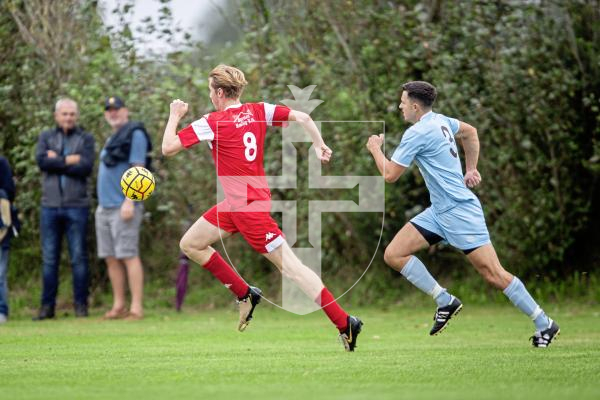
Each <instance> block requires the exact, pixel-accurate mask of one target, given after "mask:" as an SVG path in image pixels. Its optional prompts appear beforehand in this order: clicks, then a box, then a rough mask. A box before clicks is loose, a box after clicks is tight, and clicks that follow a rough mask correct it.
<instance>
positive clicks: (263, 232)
mask: <svg viewBox="0 0 600 400" xmlns="http://www.w3.org/2000/svg"><path fill="white" fill-rule="evenodd" d="M261 203H263V206H261V207H259V209H261V210H266V211H248V210H256V209H257V207H253V206H255V203H252V204H250V205H248V206H246V207H240V208H236V210H235V211H232V207H231V205H230V204H229V203H228V202H227V199H225V200H223V201H222V202H220V203H219V204H217V205H216V206H213V207H212V208H211V209H210V210H208V211H207V212H205V213H204V215H202V216H203V217H204V219H206V220H207V221H208V222H210V223H211V224H213V225H214V226H216V227H218V228H220V229H223V230H224V231H225V232H229V233H237V232H239V233H241V234H242V236H243V237H244V239H246V242H248V244H249V245H250V246H252V248H254V250H256V251H258V252H259V253H263V254H264V253H270V252H272V251H273V250H275V249H276V248H278V247H279V246H281V244H282V243H283V242H284V240H285V239H284V238H285V236H284V235H283V233H282V232H281V229H279V226H278V225H277V222H275V220H274V219H273V217H271V213H270V212H269V211H268V210H269V209H270V205H269V206H265V205H264V204H268V203H267V202H261Z"/></svg>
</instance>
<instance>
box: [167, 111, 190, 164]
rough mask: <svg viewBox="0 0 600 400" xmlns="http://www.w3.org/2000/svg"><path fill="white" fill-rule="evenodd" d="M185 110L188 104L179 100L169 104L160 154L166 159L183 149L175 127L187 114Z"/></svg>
mask: <svg viewBox="0 0 600 400" xmlns="http://www.w3.org/2000/svg"><path fill="white" fill-rule="evenodd" d="M187 110H188V104H187V103H184V102H183V101H181V100H179V99H177V100H174V101H173V102H172V103H171V106H170V112H169V120H168V121H167V126H166V127H165V133H164V135H163V141H162V153H163V155H165V156H167V157H169V156H174V155H175V154H177V153H179V152H180V151H181V150H183V149H184V147H183V144H181V140H179V137H178V136H177V125H179V121H181V118H183V116H184V115H185V113H187Z"/></svg>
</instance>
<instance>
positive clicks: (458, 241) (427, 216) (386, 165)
mask: <svg viewBox="0 0 600 400" xmlns="http://www.w3.org/2000/svg"><path fill="white" fill-rule="evenodd" d="M402 89H403V92H402V98H401V103H400V109H401V110H402V113H403V115H404V119H405V120H406V121H408V122H410V123H412V124H414V125H413V126H411V127H410V128H409V129H408V130H406V132H405V133H404V135H403V136H402V140H401V142H400V145H399V146H398V147H397V148H396V151H395V152H394V154H393V156H392V159H391V161H390V160H388V159H387V158H386V157H385V155H384V154H383V152H382V150H381V145H382V144H383V140H384V137H383V135H379V136H375V135H374V136H371V137H370V138H369V141H368V143H367V148H368V149H369V151H370V152H371V154H372V155H373V158H374V159H375V163H376V164H377V168H378V169H379V172H380V173H381V174H382V175H383V177H384V178H385V181H386V182H395V181H397V180H398V178H400V176H401V175H402V174H403V173H404V171H405V170H406V169H407V168H408V167H409V166H410V165H411V164H412V162H413V161H414V162H415V164H417V166H418V167H419V171H420V172H421V175H423V178H424V179H425V184H426V185H427V189H428V190H429V193H430V198H431V206H430V207H429V208H427V209H426V210H425V211H423V212H422V213H420V214H419V215H417V216H416V217H414V218H413V219H411V220H410V222H409V223H407V224H406V225H404V227H403V228H402V229H401V230H400V231H399V232H398V233H397V234H396V236H395V237H394V239H393V240H392V242H391V243H390V244H389V246H388V247H387V248H386V250H385V255H384V259H385V262H386V264H388V265H389V266H390V267H392V268H393V269H395V270H397V271H399V272H400V273H401V274H402V275H403V276H404V277H405V278H406V279H408V281H410V282H411V283H412V284H413V285H415V286H416V287H418V288H419V289H421V290H422V291H423V292H425V293H427V294H429V295H431V296H432V297H433V298H434V299H435V301H436V303H437V306H438V308H437V311H436V313H435V315H434V324H433V327H432V328H431V332H430V335H436V334H438V333H439V332H441V331H442V330H443V329H444V328H445V327H446V325H447V324H448V322H449V321H450V319H451V318H452V317H453V316H455V315H456V314H458V312H459V311H460V310H461V308H462V303H461V302H460V300H459V299H458V298H456V297H454V296H452V295H451V294H450V293H448V291H446V289H444V288H442V287H441V286H440V285H439V284H438V283H437V281H436V280H435V279H434V278H433V277H432V276H431V274H430V273H429V272H428V271H427V268H426V267H425V265H423V263H422V262H421V261H420V260H419V259H418V258H417V257H416V256H414V255H413V254H414V253H415V252H417V251H419V250H421V249H422V248H424V247H427V246H431V245H433V244H435V243H438V242H440V241H442V240H444V241H446V242H448V243H450V244H451V245H452V246H454V247H456V248H458V249H460V250H462V251H463V252H464V253H465V254H466V256H467V258H468V259H469V261H470V262H471V264H473V266H474V267H475V269H476V270H477V271H478V272H479V273H480V274H481V275H482V276H483V278H484V279H485V280H486V281H487V282H489V283H490V284H491V285H493V286H494V287H496V288H498V289H501V290H502V291H503V292H504V294H505V295H506V296H507V297H508V298H509V299H510V301H511V302H512V303H513V304H514V305H515V306H516V307H517V308H519V309H520V310H521V311H523V313H525V314H526V315H528V316H529V317H530V318H531V319H532V320H533V322H534V324H535V329H536V331H535V333H534V335H533V336H532V337H531V339H532V342H533V345H534V346H535V347H548V345H550V343H551V342H552V340H553V339H554V338H555V337H556V336H557V335H558V334H559V332H560V329H559V327H558V325H557V324H556V322H554V321H553V320H552V319H550V318H549V317H548V316H547V315H546V314H545V313H544V311H543V310H542V309H541V308H540V306H539V305H538V304H537V303H536V302H535V300H534V299H533V298H532V297H531V295H530V294H529V292H528V291H527V289H526V288H525V286H524V285H523V283H522V282H521V281H520V280H519V278H517V277H516V276H513V275H511V274H510V273H508V272H507V271H506V270H505V269H504V268H503V267H502V265H501V264H500V261H499V260H498V256H497V255H496V252H495V250H494V246H493V245H492V243H491V241H490V236H489V234H488V230H487V226H486V224H485V219H484V216H483V210H482V208H481V204H480V203H479V200H478V199H477V196H475V194H473V192H471V190H469V188H468V187H470V188H472V187H475V186H477V185H478V184H479V183H480V182H481V176H480V175H479V172H478V171H477V159H478V157H479V139H478V137H477V130H476V129H475V128H474V127H473V126H471V125H469V124H467V123H464V122H461V121H459V120H457V119H454V118H449V117H446V116H444V115H442V114H437V113H434V112H433V111H432V109H431V107H432V105H433V103H434V101H435V98H436V96H437V92H436V89H435V87H434V86H433V85H431V84H430V83H427V82H422V81H415V82H408V83H406V84H404V85H403V86H402ZM457 140H460V141H461V142H462V147H463V149H464V152H465V164H466V173H465V175H464V176H463V173H462V167H461V163H460V159H459V157H458V149H457V147H456V146H457V144H456V142H457ZM467 186H468V187H467Z"/></svg>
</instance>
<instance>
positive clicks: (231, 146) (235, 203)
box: [162, 65, 362, 351]
mask: <svg viewBox="0 0 600 400" xmlns="http://www.w3.org/2000/svg"><path fill="white" fill-rule="evenodd" d="M246 85H247V82H246V79H245V77H244V73H243V72H242V71H240V70H239V69H237V68H234V67H231V66H227V65H219V66H217V67H216V68H215V69H213V70H212V71H211V73H210V75H209V90H210V100H211V101H212V103H213V105H214V107H215V109H216V110H217V111H215V112H212V113H209V114H206V115H204V116H203V117H202V118H200V119H198V120H197V121H194V122H192V123H191V124H190V125H189V126H187V127H186V128H184V129H182V130H181V131H179V132H177V126H178V124H179V121H180V120H181V118H182V117H183V116H184V115H185V114H186V113H187V111H188V104H187V103H184V102H183V101H181V100H179V99H177V100H175V101H173V102H172V103H171V106H170V115H169V120H168V122H167V126H166V128H165V133H164V136H163V142H162V152H163V154H164V155H165V156H173V155H175V154H177V153H178V152H180V151H181V150H183V149H184V148H190V147H192V146H193V145H195V144H197V143H200V142H203V141H204V142H207V143H208V146H209V148H210V149H211V151H212V156H213V159H214V162H215V166H216V169H217V176H218V178H219V180H220V182H221V186H222V187H223V191H224V193H225V200H223V201H222V202H220V203H219V204H217V205H215V206H214V207H212V208H211V209H210V210H208V211H207V212H205V213H204V215H203V216H202V217H200V219H198V221H196V222H195V223H194V225H192V227H191V228H190V229H189V230H188V231H187V232H186V233H185V235H184V236H183V238H182V239H181V242H180V247H181V250H182V251H183V252H184V253H185V254H186V255H187V256H188V257H189V258H191V259H192V260H194V261H195V262H197V263H198V264H200V265H202V266H203V267H204V268H205V269H207V270H208V271H210V272H211V273H212V274H213V275H214V276H215V277H216V278H217V279H218V280H219V281H221V283H223V284H224V285H225V287H227V288H228V289H229V290H230V291H231V292H233V294H234V295H235V296H236V297H237V299H238V304H239V309H240V321H239V325H238V329H239V330H240V331H243V330H244V329H246V327H247V326H248V323H249V322H250V320H251V319H252V314H253V312H254V308H255V307H256V305H257V304H258V303H259V302H260V299H261V291H260V289H258V288H256V287H253V286H249V285H248V284H247V283H246V282H245V281H244V279H242V278H241V277H240V276H239V275H238V274H237V273H236V271H235V270H234V269H233V268H232V267H231V266H230V265H229V264H227V262H226V261H225V260H224V259H223V258H222V257H221V255H220V254H219V253H218V252H217V251H215V249H213V248H212V247H211V245H212V244H213V243H215V242H216V241H218V240H221V238H226V237H228V236H231V235H232V234H234V233H237V232H239V233H240V234H241V235H242V236H243V237H244V239H245V240H246V242H248V244H250V246H252V248H254V250H256V251H258V252H259V253H261V254H263V255H264V256H265V257H266V258H267V259H268V260H269V261H271V262H272V263H273V264H275V266H276V267H277V268H278V269H279V270H280V271H281V272H282V273H284V274H285V276H286V277H287V278H289V279H291V280H292V281H293V282H295V283H296V284H297V285H298V286H299V287H300V288H301V289H302V291H303V292H304V293H305V294H306V295H307V296H309V297H310V298H312V299H314V300H315V302H316V303H317V304H318V305H320V306H321V307H322V308H323V310H324V311H325V314H327V317H329V319H330V320H331V322H332V323H333V324H334V325H335V326H336V328H337V329H338V330H339V332H340V339H341V341H342V343H343V344H344V348H345V349H346V350H347V351H354V348H355V346H356V338H357V335H358V334H359V333H360V331H361V327H362V321H361V320H360V319H358V318H356V317H353V316H351V315H348V314H347V313H346V312H345V311H344V310H343V309H342V308H341V307H340V306H339V305H338V304H337V302H336V301H335V299H334V297H333V295H332V294H331V293H330V292H329V290H327V288H326V287H325V286H324V285H323V282H322V281H321V279H320V278H319V276H318V275H317V274H315V273H314V271H312V270H311V269H310V268H308V267H307V266H306V265H304V264H303V263H302V261H300V260H299V259H298V257H296V255H295V254H294V252H293V251H292V250H291V248H290V247H289V245H288V243H287V242H286V240H285V238H284V236H283V234H282V232H281V230H280V229H279V226H278V225H277V223H276V222H275V221H274V220H273V218H272V217H271V215H270V199H271V192H270V191H269V187H268V185H267V180H266V177H265V172H264V169H263V156H264V140H265V133H266V130H267V126H282V124H284V123H285V122H287V121H297V122H298V123H299V124H300V125H302V127H303V128H304V130H305V132H307V133H308V134H309V135H310V136H311V138H312V140H313V148H314V149H315V152H316V153H317V157H318V158H319V160H321V162H322V163H327V162H329V160H330V158H331V154H332V151H331V149H329V147H327V146H326V145H325V142H324V141H323V139H322V137H321V134H320V132H319V130H318V128H317V126H316V125H315V123H314V121H313V120H312V118H311V117H310V116H309V115H308V114H306V113H303V112H300V111H294V110H290V109H289V108H287V107H285V106H279V105H273V104H268V103H241V102H240V97H241V95H242V92H243V90H244V87H245V86H246Z"/></svg>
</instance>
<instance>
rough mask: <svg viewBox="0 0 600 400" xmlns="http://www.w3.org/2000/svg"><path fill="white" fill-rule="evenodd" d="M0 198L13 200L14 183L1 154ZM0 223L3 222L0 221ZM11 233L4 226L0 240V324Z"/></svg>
mask: <svg viewBox="0 0 600 400" xmlns="http://www.w3.org/2000/svg"><path fill="white" fill-rule="evenodd" d="M0 199H4V200H8V201H9V202H10V203H12V202H13V201H14V200H15V183H14V181H13V176H12V171H11V169H10V165H9V164H8V161H7V160H6V158H4V157H2V156H0ZM3 211H4V210H3ZM9 213H10V210H9ZM2 217H4V215H2ZM0 225H3V224H1V223H0ZM11 235H12V232H11V227H6V228H5V232H4V233H3V237H2V240H0V324H3V323H5V322H6V321H7V318H8V284H7V272H8V249H9V243H10V238H11Z"/></svg>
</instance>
